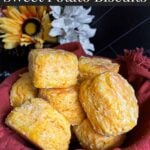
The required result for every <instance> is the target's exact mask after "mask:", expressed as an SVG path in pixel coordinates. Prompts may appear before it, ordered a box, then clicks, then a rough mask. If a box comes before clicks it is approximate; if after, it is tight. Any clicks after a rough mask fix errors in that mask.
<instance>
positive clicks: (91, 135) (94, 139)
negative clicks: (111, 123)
mask: <svg viewBox="0 0 150 150" xmlns="http://www.w3.org/2000/svg"><path fill="white" fill-rule="evenodd" d="M73 131H74V133H75V135H76V136H77V138H78V140H79V142H80V144H81V145H82V146H83V148H86V149H88V150H105V149H112V148H114V147H116V146H120V145H121V144H122V143H123V141H124V138H125V135H118V136H103V135H100V134H98V133H96V132H95V131H94V130H93V128H92V126H91V124H90V122H89V120H88V119H85V120H84V121H83V122H82V123H81V124H80V125H78V126H74V127H73Z"/></svg>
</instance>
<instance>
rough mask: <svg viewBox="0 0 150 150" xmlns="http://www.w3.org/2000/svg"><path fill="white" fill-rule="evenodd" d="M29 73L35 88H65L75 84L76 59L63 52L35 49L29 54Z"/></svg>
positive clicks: (76, 73)
mask: <svg viewBox="0 0 150 150" xmlns="http://www.w3.org/2000/svg"><path fill="white" fill-rule="evenodd" d="M29 72H30V74H31V76H32V79H33V84H34V86H35V87H37V88H66V87H69V86H72V85H75V84H76V83H77V76H78V59H77V56H76V55H75V54H73V53H71V52H67V51H64V50H54V49H35V50H32V51H31V52H30V54H29Z"/></svg>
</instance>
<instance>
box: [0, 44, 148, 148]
mask: <svg viewBox="0 0 150 150" xmlns="http://www.w3.org/2000/svg"><path fill="white" fill-rule="evenodd" d="M56 48H57V49H64V50H68V51H72V52H74V53H76V54H77V56H78V57H79V56H81V55H84V56H85V55H86V54H85V53H84V50H83V48H82V46H81V45H80V43H78V42H73V43H68V44H64V45H60V46H57V47H56ZM117 61H118V62H119V63H120V65H121V69H120V73H121V74H122V75H123V76H124V77H125V78H126V79H127V80H128V81H129V82H130V83H131V84H132V85H133V87H134V88H135V91H136V96H137V98H138V103H139V106H140V116H139V120H138V125H137V126H136V127H135V128H134V129H133V130H132V131H130V132H129V133H128V134H127V138H126V141H125V143H124V144H123V146H122V147H120V148H115V150H150V58H147V57H145V56H143V49H136V50H135V51H128V50H125V55H124V56H119V57H118V58H117ZM25 71H26V69H25V68H24V69H21V70H19V71H17V72H15V73H13V74H12V75H11V76H10V77H8V78H7V79H5V80H4V81H3V82H2V84H1V85H0V150H6V149H7V150H12V149H13V150H30V149H32V147H31V145H30V144H28V142H26V141H25V140H24V139H22V138H21V137H20V136H19V135H18V134H16V133H15V132H14V131H12V130H10V129H9V128H8V127H6V126H5V124H4V120H5V117H6V115H7V114H8V113H9V112H10V110H11V106H10V103H9V92H10V89H11V87H12V84H13V83H14V82H16V80H17V79H18V78H19V74H21V73H23V72H25Z"/></svg>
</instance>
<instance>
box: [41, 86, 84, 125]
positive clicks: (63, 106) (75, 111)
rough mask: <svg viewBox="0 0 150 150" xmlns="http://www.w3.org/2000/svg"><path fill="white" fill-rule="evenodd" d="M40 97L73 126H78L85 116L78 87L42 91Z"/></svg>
mask: <svg viewBox="0 0 150 150" xmlns="http://www.w3.org/2000/svg"><path fill="white" fill-rule="evenodd" d="M39 97H41V98H43V99H46V100H48V101H49V102H50V104H51V106H53V107H54V108H55V109H56V110H57V111H59V112H60V113H61V114H63V115H64V116H65V117H66V119H67V120H68V121H69V122H70V123H71V125H78V124H80V123H81V121H82V120H83V119H84V117H85V114H84V111H83V109H82V107H81V104H80V102H79V99H78V87H77V86H73V87H69V88H66V89H40V91H39Z"/></svg>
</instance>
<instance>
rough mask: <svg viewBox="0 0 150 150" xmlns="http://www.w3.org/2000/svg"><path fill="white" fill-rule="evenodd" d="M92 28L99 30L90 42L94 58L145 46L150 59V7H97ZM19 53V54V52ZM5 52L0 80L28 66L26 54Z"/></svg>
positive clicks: (1, 55)
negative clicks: (93, 46) (93, 47)
mask: <svg viewBox="0 0 150 150" xmlns="http://www.w3.org/2000/svg"><path fill="white" fill-rule="evenodd" d="M91 14H93V15H95V19H94V20H93V22H92V24H91V26H92V27H93V28H96V29H97V32H96V35H95V37H94V38H92V39H91V41H92V42H93V43H94V45H95V49H96V50H95V52H94V55H100V56H105V57H110V58H115V57H116V56H117V55H119V54H123V50H124V49H125V48H126V49H134V48H136V47H143V48H144V49H145V54H146V55H148V56H150V7H148V6H147V7H144V6H126V7H125V6H116V7H115V6H103V7H100V6H95V7H92V12H91ZM18 51H19V52H18ZM17 53H19V56H18V55H17V54H16V51H3V50H2V49H1V48H0V81H2V80H3V79H4V78H5V77H6V76H8V75H9V74H10V73H12V72H14V71H15V70H17V69H19V68H22V67H24V66H26V65H27V52H24V51H22V50H21V49H20V50H17Z"/></svg>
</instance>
